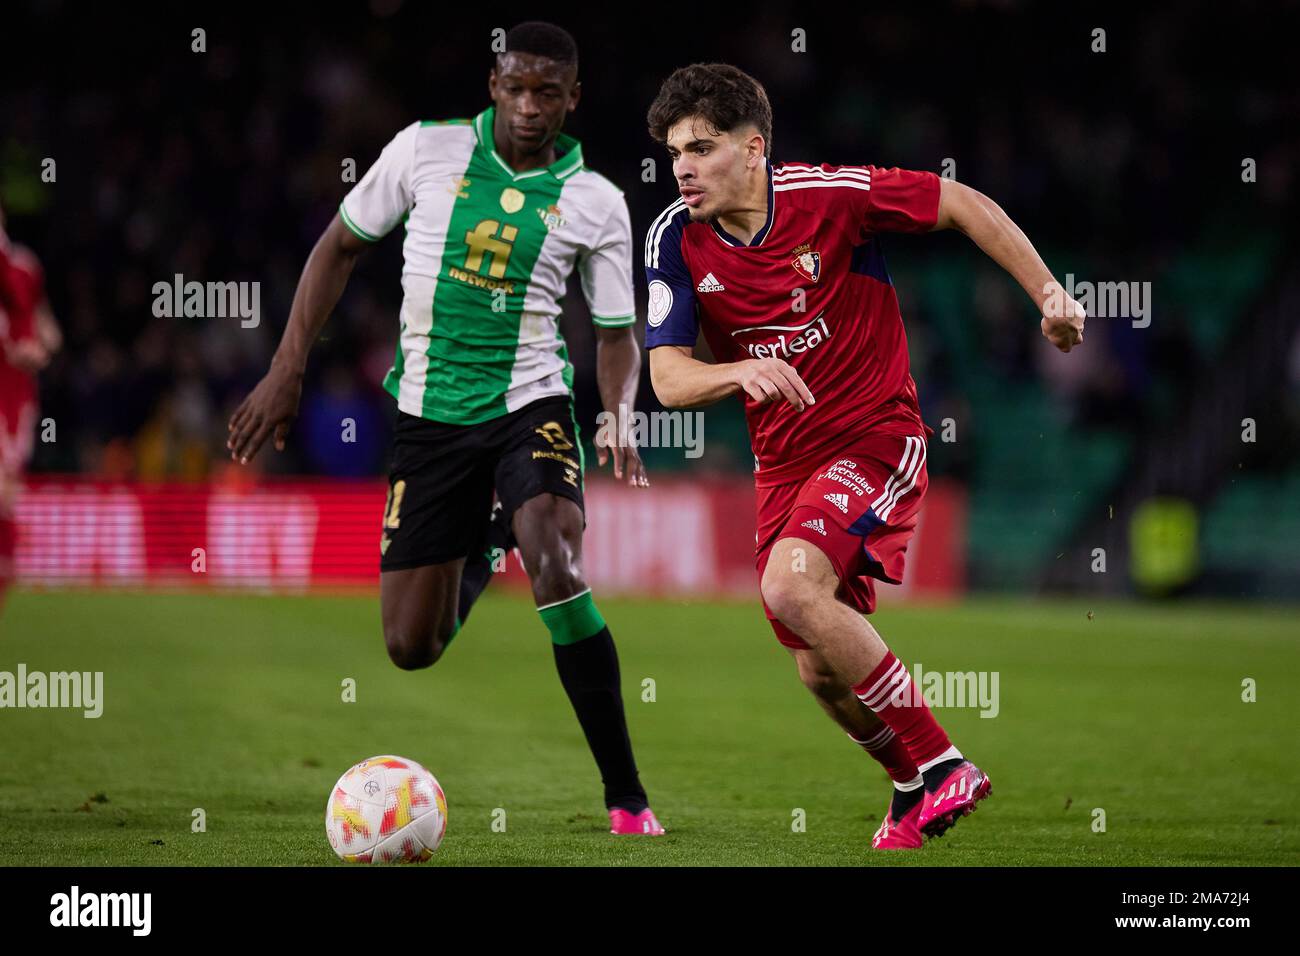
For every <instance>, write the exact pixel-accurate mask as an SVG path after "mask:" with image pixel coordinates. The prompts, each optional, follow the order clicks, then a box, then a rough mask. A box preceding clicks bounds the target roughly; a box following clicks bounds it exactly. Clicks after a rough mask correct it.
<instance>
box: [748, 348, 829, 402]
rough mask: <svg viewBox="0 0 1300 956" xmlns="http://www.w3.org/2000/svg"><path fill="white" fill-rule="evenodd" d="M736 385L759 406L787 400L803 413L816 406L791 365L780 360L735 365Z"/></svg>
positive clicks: (768, 359)
mask: <svg viewBox="0 0 1300 956" xmlns="http://www.w3.org/2000/svg"><path fill="white" fill-rule="evenodd" d="M736 381H737V382H738V383H739V384H740V387H741V388H743V389H744V390H745V392H746V394H748V395H749V397H750V398H752V399H753V400H754V401H756V402H777V401H781V400H782V399H784V400H785V401H787V402H789V403H790V404H791V405H793V406H794V408H795V411H798V412H801V411H803V410H804V409H805V408H807V407H808V406H809V405H811V404H813V393H812V392H810V391H808V386H807V385H805V384H804V383H803V379H801V378H800V377H799V373H798V372H796V371H795V370H794V369H793V368H792V367H791V366H790V364H789V363H788V362H783V361H782V360H781V359H779V358H765V359H746V360H745V361H743V362H737V363H736Z"/></svg>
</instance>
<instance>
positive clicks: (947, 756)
mask: <svg viewBox="0 0 1300 956" xmlns="http://www.w3.org/2000/svg"><path fill="white" fill-rule="evenodd" d="M961 759H963V758H962V755H961V751H960V750H958V749H957V748H956V747H949V748H948V749H947V750H945V751H944V752H943V753H941V754H939V756H937V757H935V758H934V759H933V760H927V761H926V762H925V763H923V764H918V765H917V768H916V769H917V770H919V771H921V773H925V772H926V771H927V770H929V769H930V768H931V767H933V766H935V765H936V764H941V763H943V762H944V761H945V760H961Z"/></svg>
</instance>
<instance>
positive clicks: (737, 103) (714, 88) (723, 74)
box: [646, 63, 772, 159]
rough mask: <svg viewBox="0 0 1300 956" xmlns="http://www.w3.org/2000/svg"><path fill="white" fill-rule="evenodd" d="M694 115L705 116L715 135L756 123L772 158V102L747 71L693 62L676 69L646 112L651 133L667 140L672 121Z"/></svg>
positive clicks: (657, 139)
mask: <svg viewBox="0 0 1300 956" xmlns="http://www.w3.org/2000/svg"><path fill="white" fill-rule="evenodd" d="M693 115H699V116H702V117H704V119H705V120H706V121H707V122H708V124H709V126H710V128H711V129H710V132H712V133H714V134H718V133H729V132H731V131H732V130H733V129H736V128H738V127H740V126H744V125H745V124H746V123H752V124H754V126H755V127H757V128H758V132H759V133H760V134H761V135H762V137H763V145H764V151H765V154H766V155H767V157H768V158H769V159H770V158H771V156H772V104H771V103H769V102H768V99H767V91H766V90H764V89H763V84H762V83H760V82H758V80H756V79H754V78H753V77H752V76H750V75H749V74H748V73H746V72H745V71H744V70H741V69H739V68H737V67H734V66H732V65H731V64H729V63H692V64H691V65H690V66H684V67H682V68H681V69H678V70H675V71H673V74H672V76H670V77H668V79H666V80H664V82H663V86H661V87H659V95H658V96H656V97H655V101H654V102H653V103H651V104H650V111H649V112H648V113H646V123H647V124H648V125H649V127H650V136H651V137H652V138H653V139H654V140H655V142H657V143H663V142H666V141H667V139H668V131H669V130H670V129H672V128H673V124H675V123H677V122H678V121H680V120H681V119H682V118H684V117H687V116H693Z"/></svg>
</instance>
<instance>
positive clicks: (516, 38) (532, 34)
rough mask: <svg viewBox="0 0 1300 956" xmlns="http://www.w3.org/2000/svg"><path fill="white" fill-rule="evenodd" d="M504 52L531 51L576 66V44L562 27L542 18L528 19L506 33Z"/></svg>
mask: <svg viewBox="0 0 1300 956" xmlns="http://www.w3.org/2000/svg"><path fill="white" fill-rule="evenodd" d="M505 52H506V53H531V54H533V55H534V56H544V57H546V58H547V59H549V60H554V61H555V62H556V63H562V64H564V65H565V66H570V65H572V66H573V67H574V68H575V69H576V68H577V66H578V44H577V41H575V40H574V39H573V35H572V34H571V33H569V31H568V30H566V29H564V28H563V27H557V26H556V25H555V24H554V23H547V22H546V21H544V20H528V21H526V22H524V23H520V24H518V25H516V26H513V27H511V28H510V30H509V32H508V33H506V49H505Z"/></svg>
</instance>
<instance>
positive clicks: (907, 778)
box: [849, 726, 921, 783]
mask: <svg viewBox="0 0 1300 956" xmlns="http://www.w3.org/2000/svg"><path fill="white" fill-rule="evenodd" d="M849 740H851V741H853V742H854V743H855V744H857V745H858V746H859V747H861V748H862V749H863V750H865V751H866V752H867V753H869V754H871V756H873V757H875V758H876V759H877V760H878V761H880V765H881V766H882V767H884V768H885V770H886V771H887V772H888V773H889V778H890V779H891V780H893V781H894V782H895V783H911V782H912V781H914V780H918V779H920V776H921V771H920V770H918V769H917V767H916V761H915V760H913V759H912V755H911V754H910V753H908V752H907V747H906V746H904V744H903V741H902V740H900V739H899V737H898V734H896V733H894V731H893V730H891V729H890V728H889V727H888V726H885V727H881V728H880V730H879V731H877V732H876V733H874V734H872V735H871V736H870V737H868V738H867V739H866V740H859V739H858V738H857V737H854V736H853V735H852V734H850V735H849Z"/></svg>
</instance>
